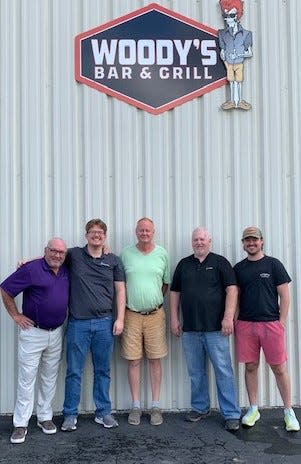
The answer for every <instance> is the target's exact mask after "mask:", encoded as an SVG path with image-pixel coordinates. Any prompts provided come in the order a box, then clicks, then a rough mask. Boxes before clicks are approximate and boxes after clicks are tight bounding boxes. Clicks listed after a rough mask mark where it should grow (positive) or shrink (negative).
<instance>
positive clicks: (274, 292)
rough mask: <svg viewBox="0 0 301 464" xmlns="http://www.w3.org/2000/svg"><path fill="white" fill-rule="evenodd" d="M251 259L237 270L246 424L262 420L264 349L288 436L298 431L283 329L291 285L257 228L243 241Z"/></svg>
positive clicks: (238, 347)
mask: <svg viewBox="0 0 301 464" xmlns="http://www.w3.org/2000/svg"><path fill="white" fill-rule="evenodd" d="M242 244H243V249H244V250H245V251H246V253H247V258H245V259H244V260H242V261H240V262H239V263H237V264H236V265H235V266H234V271H235V273H236V276H237V282H238V286H239V289H240V295H239V313H238V320H237V321H236V323H235V347H236V357H237V360H238V362H241V363H244V364H245V382H246V387H247V391H248V397H249V402H250V407H249V408H248V410H247V412H246V414H245V415H244V416H243V417H242V421H241V422H242V424H243V425H244V426H246V427H253V426H254V425H255V423H256V422H257V421H258V420H259V419H260V413H259V411H258V405H257V389H258V367H259V360H260V352H261V349H262V350H263V352H264V355H265V359H266V362H267V363H268V364H269V365H270V366H271V369H272V371H273V373H274V375H275V378H276V382H277V386H278V389H279V392H280V395H281V398H282V400H283V403H284V422H285V427H286V430H287V431H288V432H296V431H298V430H300V425H299V422H298V420H297V419H296V416H295V413H294V410H293V409H292V399H291V387H290V379H289V375H288V372H287V368H286V360H287V353H286V348H285V325H286V319H287V315H288V310H289V300H290V298H289V288H288V284H289V283H290V281H291V278H290V276H289V275H288V273H287V272H286V270H285V268H284V266H283V264H282V263H281V262H280V261H279V260H278V259H276V258H273V257H272V256H266V255H265V254H264V252H263V237H262V232H261V230H260V229H259V228H258V227H256V226H250V227H247V228H246V229H245V230H244V231H243V235H242Z"/></svg>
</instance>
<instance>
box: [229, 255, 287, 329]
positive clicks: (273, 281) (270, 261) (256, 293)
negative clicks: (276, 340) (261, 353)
mask: <svg viewBox="0 0 301 464" xmlns="http://www.w3.org/2000/svg"><path fill="white" fill-rule="evenodd" d="M234 271H235V273H236V277H237V283H238V286H239V288H240V297H239V300H240V301H239V308H240V309H239V315H238V319H241V320H242V321H251V322H269V321H277V320H278V319H279V303H278V292H277V286H278V285H282V284H284V283H289V282H290V281H291V278H290V276H289V275H288V273H287V272H286V270H285V268H284V266H283V264H282V263H281V262H280V261H279V260H278V259H276V258H273V257H272V256H264V257H263V258H261V259H259V260H256V261H250V260H249V259H248V258H246V259H244V260H243V261H240V262H239V263H237V264H235V266H234Z"/></svg>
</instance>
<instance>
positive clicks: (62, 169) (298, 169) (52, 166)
mask: <svg viewBox="0 0 301 464" xmlns="http://www.w3.org/2000/svg"><path fill="white" fill-rule="evenodd" d="M148 3H149V2H146V1H138V0H101V1H100V0H86V1H84V0H64V2H61V1H60V0H1V2H0V15H1V18H0V21H1V23H0V41H1V42H0V44H1V45H0V46H1V56H0V104H1V109H0V111H1V144H0V150H1V166H0V168H1V169H0V176H1V177H0V193H1V210H0V232H1V244H0V247H1V253H0V256H1V259H0V266H1V276H0V277H1V280H2V279H3V278H4V277H5V276H7V275H8V274H9V273H10V272H12V270H13V269H14V267H15V265H16V262H17V260H18V259H19V258H20V257H27V256H36V255H39V254H40V252H41V250H42V249H43V247H44V245H45V242H46V241H47V239H48V238H49V237H50V236H53V235H60V236H63V237H64V238H65V239H66V240H67V242H68V244H69V245H70V246H72V245H77V244H83V243H84V234H83V230H84V224H85V222H86V221H87V220H88V219H90V218H91V217H101V218H103V219H104V220H105V221H106V222H107V224H108V226H109V243H110V245H111V247H112V248H113V249H114V250H116V252H117V253H119V252H120V250H121V249H122V247H123V246H125V245H127V244H129V243H131V242H133V241H134V239H135V238H134V226H135V222H136V220H137V219H138V218H139V217H141V216H144V215H147V216H150V217H152V218H153V219H154V221H155V223H156V231H157V242H158V243H160V244H162V245H163V246H165V247H166V248H167V249H168V251H169V253H170V257H171V264H172V269H174V266H175V264H176V262H177V261H178V260H179V259H180V258H181V257H182V256H184V255H187V254H189V253H190V251H191V250H190V234H191V230H192V229H193V228H194V227H195V226H197V225H206V226H207V227H208V228H209V229H210V230H211V232H212V236H213V245H214V250H215V251H216V252H218V253H222V254H224V255H225V256H227V257H228V259H229V260H230V261H231V262H232V263H235V262H236V261H238V260H240V259H241V258H242V257H243V253H242V251H241V244H240V236H241V230H242V229H243V227H245V226H246V225H250V224H258V225H259V226H260V227H261V228H262V229H263V231H264V235H265V237H266V240H265V247H266V252H267V253H268V254H273V255H274V256H276V257H278V258H279V259H280V260H282V261H283V262H284V264H285V265H286V267H287V269H288V271H289V273H290V274H291V276H292V278H293V284H292V286H291V289H292V302H291V312H290V316H289V322H288V327H287V334H288V352H289V362H288V366H289V370H290V373H291V376H292V388H293V402H294V403H295V404H300V403H301V386H300V361H299V353H300V343H301V339H300V328H301V318H300V310H299V307H300V304H301V284H300V282H301V253H300V247H301V245H300V244H301V219H300V218H301V215H300V199H301V191H300V189H301V188H300V180H301V162H300V148H301V147H300V144H301V139H300V126H301V93H300V79H299V72H298V71H300V63H301V48H300V47H299V41H298V35H297V33H298V30H299V25H300V23H301V2H299V1H297V0H289V1H285V0H264V1H262V2H259V1H258V0H245V13H244V16H243V18H242V24H243V25H244V26H245V27H246V28H247V29H250V30H252V31H253V37H254V46H253V51H254V57H253V58H252V59H251V60H249V61H248V63H247V64H246V76H245V84H244V96H245V98H246V99H247V100H248V101H251V102H252V104H253V109H252V111H250V112H238V111H236V112H230V113H226V112H223V111H221V110H220V109H219V106H220V104H221V103H222V102H223V101H224V100H225V97H226V92H227V90H228V89H227V88H226V87H222V88H220V89H218V90H215V91H213V92H211V93H209V94H207V95H205V96H203V97H201V98H198V99H195V100H193V101H191V102H188V103H186V104H184V105H182V106H180V107H177V108H175V109H174V110H172V111H169V112H166V113H164V114H162V115H159V116H152V115H150V114H148V113H145V112H143V111H140V110H138V109H136V108H134V107H133V106H130V105H128V104H126V103H122V102H120V101H117V100H116V99H112V98H110V97H108V96H106V95H104V94H102V93H100V92H97V91H95V90H93V89H91V88H89V87H87V86H84V85H80V84H78V83H76V82H75V79H74V63H73V45H74V42H73V40H74V37H75V35H77V34H79V33H80V32H83V31H86V30H88V29H91V28H93V27H96V26H98V25H100V24H102V23H104V22H107V21H109V20H111V19H113V18H116V17H118V16H121V15H123V14H126V13H129V12H131V11H133V10H135V9H137V8H140V7H142V6H145V5H147V4H148ZM157 3H159V4H161V5H162V6H164V7H167V8H170V9H172V10H174V11H176V12H179V13H181V14H183V15H185V16H188V17H191V18H193V19H195V20H197V21H200V22H202V23H204V24H206V25H209V26H212V27H214V28H221V27H223V23H222V18H221V14H220V9H219V5H218V1H217V0H174V1H172V0H170V1H167V0H166V1H160V0H158V2H157ZM0 324H1V326H0V328H1V338H0V348H1V354H0V376H1V378H0V385H1V390H0V412H1V413H6V412H12V410H13V406H14V401H15V389H16V367H17V363H16V343H17V335H16V329H15V327H14V325H13V323H12V321H11V319H10V318H9V317H8V316H7V314H6V312H5V310H4V308H3V305H2V304H1V313H0ZM169 348H170V349H169V355H168V357H167V359H166V360H164V380H163V386H162V395H161V396H162V407H163V408H164V409H177V408H187V407H189V396H190V388H189V381H188V378H187V373H186V366H185V362H184V360H183V356H182V350H181V343H180V341H178V340H175V339H172V338H171V337H170V336H169ZM90 367H91V366H90V364H89V363H88V365H87V369H86V371H85V376H84V379H83V389H82V403H81V409H82V410H83V411H84V410H85V411H86V410H92V409H93V402H92V399H91V369H90ZM235 369H236V373H237V378H238V385H239V399H240V403H241V405H246V404H247V396H246V391H245V387H244V380H243V370H242V368H241V367H238V366H237V365H236V364H235ZM146 374H147V370H146V368H145V376H144V380H143V385H142V392H143V398H142V400H143V401H144V405H145V406H146V407H147V406H149V399H150V391H149V390H150V389H149V380H148V379H147V377H146ZM211 374H212V372H211ZM260 374H261V375H260V388H259V403H260V404H261V405H264V406H274V405H280V404H281V400H280V397H279V395H278V393H277V389H276V387H275V381H274V379H273V376H272V375H271V373H270V372H269V370H268V369H267V368H266V367H264V366H263V367H262V368H261V372H260ZM112 377H113V379H112V400H113V406H114V408H116V409H126V408H128V407H129V405H130V395H129V391H128V389H127V388H125V385H126V384H127V382H126V365H125V363H124V362H123V361H122V360H120V357H119V351H118V347H117V349H116V352H115V355H114V363H113V366H112ZM212 378H213V374H212V375H211V379H212ZM211 392H212V406H216V405H217V403H216V399H215V387H214V381H213V382H212V381H211ZM63 394H64V363H63V364H62V372H61V375H60V379H59V383H58V392H57V397H56V404H55V409H56V410H57V411H58V410H61V407H62V400H63Z"/></svg>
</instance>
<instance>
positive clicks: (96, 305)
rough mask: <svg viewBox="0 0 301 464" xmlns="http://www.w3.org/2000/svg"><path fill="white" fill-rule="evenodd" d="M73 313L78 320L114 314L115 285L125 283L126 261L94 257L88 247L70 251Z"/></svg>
mask: <svg viewBox="0 0 301 464" xmlns="http://www.w3.org/2000/svg"><path fill="white" fill-rule="evenodd" d="M66 264H67V266H68V268H69V272H70V298H69V312H70V315H71V316H73V317H75V318H76V319H93V318H97V317H105V316H107V315H109V314H111V313H112V307H113V299H114V282H124V281H125V274H124V269H123V265H122V262H121V260H120V258H118V256H116V255H114V254H113V253H109V254H107V255H102V256H101V257H100V258H93V256H91V255H90V254H89V252H88V248H87V245H86V246H85V247H83V248H79V247H76V248H69V249H68V254H67V258H66Z"/></svg>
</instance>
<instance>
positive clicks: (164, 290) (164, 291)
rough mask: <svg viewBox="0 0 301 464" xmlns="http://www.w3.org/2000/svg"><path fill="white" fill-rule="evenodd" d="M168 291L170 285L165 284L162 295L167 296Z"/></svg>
mask: <svg viewBox="0 0 301 464" xmlns="http://www.w3.org/2000/svg"><path fill="white" fill-rule="evenodd" d="M167 290H168V284H163V285H162V294H163V296H164V295H165V293H166V292H167Z"/></svg>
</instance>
